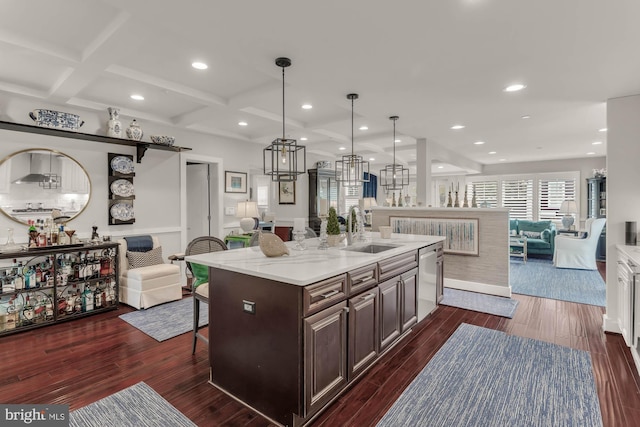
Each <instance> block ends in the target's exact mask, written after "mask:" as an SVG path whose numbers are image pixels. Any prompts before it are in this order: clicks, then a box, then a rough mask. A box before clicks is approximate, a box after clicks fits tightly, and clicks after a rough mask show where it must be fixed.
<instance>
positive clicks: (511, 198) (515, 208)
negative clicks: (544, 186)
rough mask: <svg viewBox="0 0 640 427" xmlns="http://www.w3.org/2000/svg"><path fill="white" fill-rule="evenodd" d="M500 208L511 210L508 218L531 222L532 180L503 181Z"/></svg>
mask: <svg viewBox="0 0 640 427" xmlns="http://www.w3.org/2000/svg"><path fill="white" fill-rule="evenodd" d="M502 207H505V208H509V209H511V211H510V213H509V217H510V218H518V219H528V220H533V180H532V179H514V180H503V181H502Z"/></svg>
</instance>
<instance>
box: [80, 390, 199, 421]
mask: <svg viewBox="0 0 640 427" xmlns="http://www.w3.org/2000/svg"><path fill="white" fill-rule="evenodd" d="M69 418H70V420H69V425H70V426H71V427H104V426H110V427H127V426H131V427H167V426H176V427H182V426H185V427H194V426H196V424H194V423H193V422H191V420H190V419H189V418H187V417H186V416H184V415H183V414H182V413H181V412H180V411H178V410H177V409H176V408H175V407H174V406H173V405H171V404H170V403H169V402H167V401H166V400H165V399H164V398H163V397H162V396H160V395H159V394H158V393H156V392H155V391H154V390H153V389H152V388H151V387H149V386H148V385H147V384H145V383H143V382H140V383H138V384H135V385H132V386H131V387H129V388H125V389H124V390H121V391H119V392H117V393H115V394H112V395H111V396H107V397H105V398H104V399H100V400H98V401H97V402H94V403H92V404H90V405H87V406H85V407H84V408H80V409H77V410H75V411H73V412H71V414H69Z"/></svg>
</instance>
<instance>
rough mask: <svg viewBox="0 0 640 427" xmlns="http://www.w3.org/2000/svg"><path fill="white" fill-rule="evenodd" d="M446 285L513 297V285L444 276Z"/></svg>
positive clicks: (463, 289)
mask: <svg viewBox="0 0 640 427" xmlns="http://www.w3.org/2000/svg"><path fill="white" fill-rule="evenodd" d="M444 286H445V287H446V288H452V289H460V290H462V291H470V292H479V293H482V294H489V295H496V296H499V297H507V298H511V286H498V285H490V284H488V283H480V282H470V281H468V280H458V279H447V278H446V277H445V278H444Z"/></svg>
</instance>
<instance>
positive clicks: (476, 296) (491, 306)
mask: <svg viewBox="0 0 640 427" xmlns="http://www.w3.org/2000/svg"><path fill="white" fill-rule="evenodd" d="M440 304H442V305H449V306H451V307H458V308H464V309H465V310H472V311H479V312H481V313H488V314H495V315H496V316H502V317H508V318H512V317H513V315H514V314H515V312H516V308H518V301H517V300H514V299H511V298H505V297H497V296H495V295H486V294H481V293H478V292H469V291H461V290H460V289H451V288H444V297H443V298H442V301H441V302H440Z"/></svg>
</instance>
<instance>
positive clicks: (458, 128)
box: [451, 125, 464, 130]
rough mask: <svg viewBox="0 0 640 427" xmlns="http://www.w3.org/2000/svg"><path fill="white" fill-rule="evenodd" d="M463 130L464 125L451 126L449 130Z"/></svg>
mask: <svg viewBox="0 0 640 427" xmlns="http://www.w3.org/2000/svg"><path fill="white" fill-rule="evenodd" d="M460 129H464V125H453V126H451V130H460Z"/></svg>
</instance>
